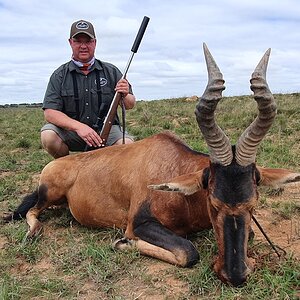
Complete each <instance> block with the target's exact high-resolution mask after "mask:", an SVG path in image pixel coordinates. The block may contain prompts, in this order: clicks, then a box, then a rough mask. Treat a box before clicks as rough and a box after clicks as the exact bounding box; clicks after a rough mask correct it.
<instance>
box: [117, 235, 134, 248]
mask: <svg viewBox="0 0 300 300" xmlns="http://www.w3.org/2000/svg"><path fill="white" fill-rule="evenodd" d="M134 244H135V243H134V241H133V240H129V239H127V238H122V239H118V240H115V241H114V242H113V243H112V247H113V249H116V250H127V249H131V248H133V246H134Z"/></svg>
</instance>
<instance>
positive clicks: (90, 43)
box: [72, 39, 95, 47]
mask: <svg viewBox="0 0 300 300" xmlns="http://www.w3.org/2000/svg"><path fill="white" fill-rule="evenodd" d="M72 42H73V43H74V45H75V46H77V47H79V46H83V45H86V46H91V45H92V44H93V43H94V42H95V39H90V40H88V41H78V40H76V39H72Z"/></svg>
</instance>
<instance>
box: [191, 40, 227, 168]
mask: <svg viewBox="0 0 300 300" xmlns="http://www.w3.org/2000/svg"><path fill="white" fill-rule="evenodd" d="M203 50H204V55H205V61H206V66H207V72H208V83H207V86H206V89H205V91H204V94H203V95H202V97H201V99H200V101H199V103H198V105H197V107H196V110H195V114H196V119H197V122H198V126H199V128H200V130H201V132H202V134H203V137H204V139H205V141H206V143H207V145H208V149H209V153H210V160H211V161H212V162H216V163H220V164H221V165H224V166H227V165H229V164H230V163H231V161H232V158H233V154H232V149H231V144H230V141H229V139H228V137H227V136H226V135H225V133H224V132H223V131H222V129H221V128H220V127H219V126H218V125H217V124H216V122H215V118H214V112H215V110H216V107H217V104H218V102H219V101H220V100H221V99H222V91H223V90H224V89H225V86H224V82H225V81H224V80H223V75H222V73H221V72H220V70H219V68H218V66H217V64H216V62H215V60H214V58H213V57H212V55H211V54H210V52H209V50H208V48H207V46H206V44H205V43H204V44H203Z"/></svg>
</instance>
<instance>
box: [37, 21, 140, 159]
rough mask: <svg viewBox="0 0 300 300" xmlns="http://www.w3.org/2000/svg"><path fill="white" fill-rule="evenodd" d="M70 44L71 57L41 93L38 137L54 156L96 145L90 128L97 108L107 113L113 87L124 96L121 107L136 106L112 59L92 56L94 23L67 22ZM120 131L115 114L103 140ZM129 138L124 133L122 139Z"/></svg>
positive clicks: (112, 141) (118, 139)
mask: <svg viewBox="0 0 300 300" xmlns="http://www.w3.org/2000/svg"><path fill="white" fill-rule="evenodd" d="M69 44H70V46H71V48H72V60H71V61H69V62H67V63H65V64H63V65H62V66H60V67H59V68H58V69H57V70H56V71H54V73H53V74H52V75H51V77H50V80H49V83H48V87H47V90H46V93H45V98H44V103H43V109H44V116H45V119H46V121H47V122H48V123H47V124H46V125H44V126H43V128H42V129H41V141H42V145H43V147H44V148H45V149H46V151H47V152H48V153H49V154H50V155H52V156H53V157H54V158H58V157H62V156H65V155H68V154H69V151H83V150H84V148H85V146H86V144H87V145H88V146H93V147H99V146H100V145H101V143H102V140H101V138H100V136H99V135H98V134H97V132H96V131H95V130H94V129H93V128H91V126H92V125H93V124H95V123H96V120H97V117H98V114H99V109H100V110H101V114H104V115H106V113H107V111H108V109H109V106H110V103H111V101H112V99H113V96H114V94H115V92H116V91H117V92H119V93H121V94H122V96H123V103H124V105H125V108H126V109H131V108H133V106H134V105H135V96H134V95H133V93H132V89H131V86H130V84H129V83H128V81H127V80H126V79H121V77H122V74H121V72H120V71H119V69H118V68H117V67H115V66H114V65H112V64H109V63H106V62H102V61H100V60H97V59H95V56H94V55H95V49H96V35H95V31H94V27H93V25H92V24H91V23H90V22H88V21H84V20H79V21H77V22H74V23H73V24H72V26H71V31H70V39H69ZM122 139H123V133H122V131H121V129H120V126H119V121H118V117H116V119H115V122H114V125H113V126H112V129H111V131H110V134H109V137H108V140H107V143H106V144H107V145H109V146H110V145H117V144H121V143H122ZM132 142H133V138H132V137H130V136H129V135H127V134H126V137H125V143H132Z"/></svg>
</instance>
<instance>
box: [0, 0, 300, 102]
mask: <svg viewBox="0 0 300 300" xmlns="http://www.w3.org/2000/svg"><path fill="white" fill-rule="evenodd" d="M145 15H146V16H148V17H150V22H149V25H148V28H147V30H146V33H145V36H144V39H143V41H142V43H141V46H140V48H139V51H138V53H137V54H136V55H135V56H134V59H133V62H132V64H131V67H130V70H129V73H128V79H129V81H130V82H131V84H132V86H133V90H134V93H135V95H136V97H137V99H138V100H152V99H162V98H173V97H184V96H191V95H198V96H201V95H202V93H203V91H204V89H205V86H206V80H207V74H206V67H205V64H204V57H203V50H202V44H203V42H205V43H206V44H207V45H208V47H209V49H210V51H211V53H212V54H213V56H214V58H215V60H216V61H217V63H218V65H219V67H220V69H221V71H222V73H223V75H224V79H225V81H226V83H225V84H226V87H227V88H226V90H225V92H224V95H225V96H231V95H245V94H250V93H251V91H250V89H249V79H250V76H251V73H252V71H253V70H254V68H255V66H256V64H257V63H258V61H259V60H260V58H261V57H262V55H263V54H264V52H265V51H266V50H267V49H268V48H272V53H271V58H270V62H269V69H268V82H269V86H270V89H271V90H272V91H273V92H274V93H290V92H299V91H300V1H299V0H285V1H282V0H263V1H262V0H251V1H241V0H202V1H199V0H185V1H182V0H143V1H140V0H109V1H107V0H106V1H103V0H85V1H77V0H59V1H58V0H51V1H43V0H0V19H1V22H2V30H1V31H0V53H1V55H2V61H1V64H0V90H1V93H0V104H4V103H23V102H27V103H29V102H41V101H42V100H43V96H44V92H45V89H46V86H47V83H48V79H49V76H50V75H51V73H52V72H53V71H54V70H55V69H56V68H57V67H58V66H60V65H61V64H63V63H64V62H66V61H68V60H69V59H70V56H71V49H70V47H69V44H68V37H69V30H70V26H71V23H72V22H73V21H76V20H78V19H86V20H89V21H91V22H92V23H93V24H94V26H95V29H96V34H97V39H98V42H97V50H96V57H97V58H99V59H101V60H103V61H108V62H111V63H113V64H115V65H116V66H118V67H119V69H120V70H121V71H123V70H124V68H125V66H126V63H127V61H128V59H129V56H130V53H131V52H130V49H131V46H132V43H133V41H134V39H135V36H136V33H137V31H138V29H139V26H140V23H141V21H142V19H143V17H144V16H145ZM3 27H4V28H3Z"/></svg>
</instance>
